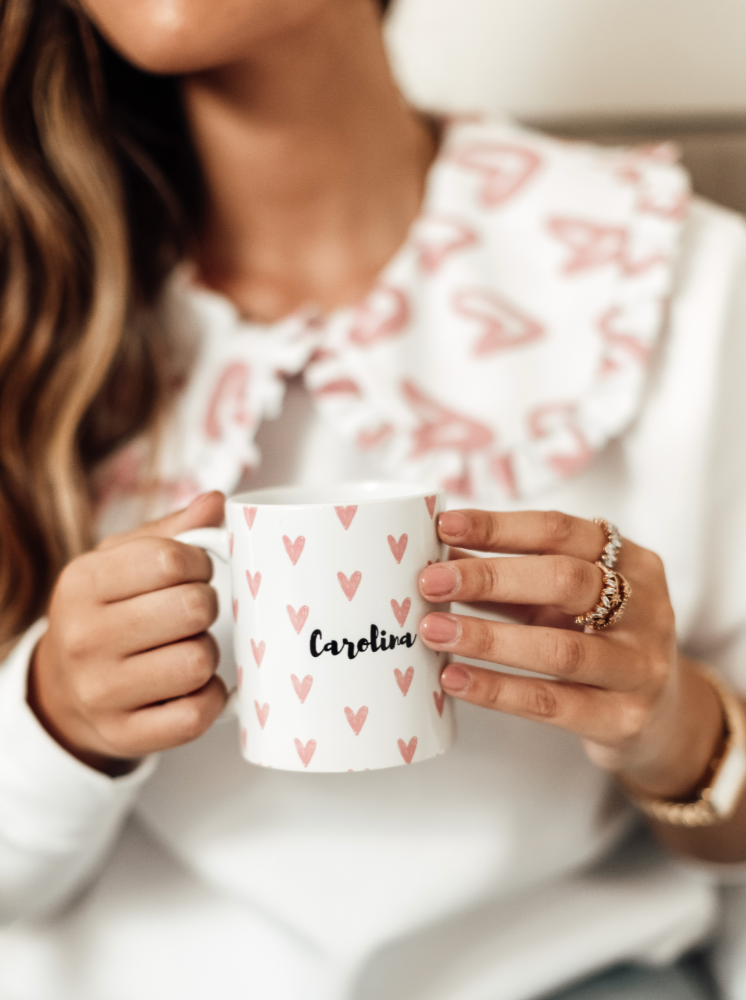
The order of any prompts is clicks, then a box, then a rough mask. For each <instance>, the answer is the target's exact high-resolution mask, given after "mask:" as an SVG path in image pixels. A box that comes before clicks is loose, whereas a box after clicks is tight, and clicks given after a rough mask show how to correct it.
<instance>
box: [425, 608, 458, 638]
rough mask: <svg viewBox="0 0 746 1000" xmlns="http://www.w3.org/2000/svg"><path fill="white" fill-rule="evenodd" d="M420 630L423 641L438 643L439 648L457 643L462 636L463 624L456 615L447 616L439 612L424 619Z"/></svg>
mask: <svg viewBox="0 0 746 1000" xmlns="http://www.w3.org/2000/svg"><path fill="white" fill-rule="evenodd" d="M420 628H421V629H422V637H423V639H426V640H427V642H434V643H437V644H438V645H439V646H442V645H448V644H450V643H452V642H455V641H456V640H457V639H458V638H459V636H460V635H461V622H460V621H459V620H458V618H457V617H456V616H455V615H446V614H443V613H442V612H439V611H436V612H434V613H433V614H431V615H428V616H427V618H423V620H422V624H421V626H420Z"/></svg>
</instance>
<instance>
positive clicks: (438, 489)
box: [227, 479, 445, 509]
mask: <svg viewBox="0 0 746 1000" xmlns="http://www.w3.org/2000/svg"><path fill="white" fill-rule="evenodd" d="M332 491H334V492H338V493H339V495H338V496H336V497H335V498H334V499H330V500H305V499H301V498H302V497H306V496H309V495H310V496H313V495H314V494H315V493H327V494H328V493H330V492H332ZM366 493H367V494H368V495H367V496H366V495H365V494H366ZM378 493H382V494H384V495H376V494H378ZM444 493H445V490H444V489H443V487H442V486H437V485H436V484H434V483H431V484H429V485H426V484H424V483H406V482H397V481H396V480H388V479H363V480H352V481H349V482H343V483H333V484H330V485H325V484H318V485H313V486H297V485H296V486H291V485H288V486H267V487H263V488H262V489H260V490H246V491H244V492H243V493H234V494H233V495H232V496H230V497H229V498H228V501H227V502H228V503H229V504H236V505H237V506H241V507H246V506H252V507H270V508H275V509H277V508H286V509H290V508H294V509H298V508H310V507H313V508H317V507H341V506H347V505H350V506H351V505H353V504H357V505H361V504H366V505H370V504H377V503H391V502H392V501H396V500H412V499H415V498H417V497H423V498H424V497H429V496H441V495H443V494H444ZM273 496H274V497H278V498H280V499H269V498H270V497H273Z"/></svg>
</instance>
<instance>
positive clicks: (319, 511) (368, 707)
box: [180, 483, 455, 772]
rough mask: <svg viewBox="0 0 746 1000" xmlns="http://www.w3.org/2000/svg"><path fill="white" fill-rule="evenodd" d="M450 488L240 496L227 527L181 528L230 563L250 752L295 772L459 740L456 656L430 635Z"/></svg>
mask: <svg viewBox="0 0 746 1000" xmlns="http://www.w3.org/2000/svg"><path fill="white" fill-rule="evenodd" d="M442 509H443V495H442V491H440V490H438V489H437V488H433V487H426V486H418V485H409V484H400V483H352V484H342V485H338V486H323V487H308V488H305V487H287V488H280V489H269V490H259V491H255V492H252V493H245V494H240V495H238V496H234V497H232V498H231V499H230V500H229V501H228V503H227V505H226V519H227V529H226V530H223V529H215V528H205V529H199V530H197V531H193V532H188V533H187V534H186V535H183V536H180V537H181V539H182V540H183V541H186V542H190V543H191V544H196V545H202V546H203V547H204V548H205V549H207V550H208V551H209V552H211V553H212V554H213V555H217V556H218V557H219V558H221V559H224V560H225V561H226V562H230V566H231V580H232V587H233V594H232V601H233V610H234V618H235V624H234V649H235V655H236V661H237V663H240V664H242V665H243V666H242V669H241V684H240V685H239V689H238V691H237V694H236V696H235V697H236V699H237V705H238V714H239V717H240V722H241V727H240V729H241V748H242V753H243V755H244V757H245V758H246V759H247V760H249V761H251V762H252V763H254V764H260V765H263V766H265V767H274V768H279V769H283V770H290V771H301V772H310V771H327V772H328V771H365V770H374V769H377V768H385V767H398V766H402V767H403V766H409V765H411V764H414V763H417V762H419V761H424V760H427V759H429V758H431V757H434V756H437V755H438V754H441V753H444V752H445V751H446V750H447V749H448V748H449V747H450V746H451V745H452V744H453V742H454V739H455V720H454V714H453V707H452V704H451V700H450V699H449V698H447V697H446V696H445V695H444V693H443V691H442V689H441V687H440V672H441V670H442V668H443V666H444V665H445V662H446V657H445V654H443V653H437V652H434V651H433V650H430V649H428V648H427V647H426V646H425V645H424V644H423V642H422V640H421V638H420V637H419V635H418V631H417V630H418V626H419V623H420V621H421V619H422V618H423V617H424V615H426V614H427V613H428V612H429V611H432V610H433V605H431V604H428V603H427V602H426V601H425V600H424V599H423V598H422V597H421V596H420V593H419V588H418V578H419V574H420V572H421V571H422V569H423V568H424V567H425V566H426V565H427V564H428V562H437V561H438V560H440V559H441V558H443V556H444V552H443V546H442V545H441V543H440V541H439V539H438V537H437V530H436V524H437V515H438V513H439V512H440V511H441V510H442Z"/></svg>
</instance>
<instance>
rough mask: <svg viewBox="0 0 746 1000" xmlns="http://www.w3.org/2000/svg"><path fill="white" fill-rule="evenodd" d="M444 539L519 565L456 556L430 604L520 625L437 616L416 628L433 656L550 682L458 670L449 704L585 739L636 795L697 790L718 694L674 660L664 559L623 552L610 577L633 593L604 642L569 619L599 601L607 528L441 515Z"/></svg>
mask: <svg viewBox="0 0 746 1000" xmlns="http://www.w3.org/2000/svg"><path fill="white" fill-rule="evenodd" d="M439 533H440V537H441V539H442V540H443V541H444V542H446V543H448V544H450V545H458V546H460V547H461V548H467V549H471V550H476V551H482V552H501V553H514V554H520V555H522V556H523V558H518V559H516V558H512V557H509V558H502V559H501V558H469V557H468V556H467V553H464V552H459V551H452V552H451V561H449V562H447V563H437V564H435V565H433V566H429V567H428V568H427V569H426V570H424V572H423V573H422V576H421V578H420V590H421V592H422V594H423V596H424V597H425V598H427V599H428V600H431V601H433V602H442V601H459V602H463V603H469V604H474V605H475V606H476V608H477V609H478V608H479V606H480V605H481V606H483V607H484V606H485V605H490V606H491V608H492V610H494V611H496V612H499V613H500V614H501V615H503V616H505V617H509V618H511V619H513V622H512V623H503V622H495V621H487V620H485V619H483V618H479V617H470V616H465V615H450V614H442V613H433V614H430V615H428V616H427V617H426V618H424V619H423V621H422V624H421V627H420V632H421V636H422V638H423V640H424V642H425V643H426V644H427V645H428V646H430V647H431V648H433V649H438V650H446V651H448V652H449V653H453V654H454V655H456V656H459V655H460V656H464V657H468V658H473V659H478V660H486V661H488V662H490V663H496V664H503V665H505V666H508V667H519V668H521V669H522V670H527V671H531V672H533V673H537V674H545V675H549V677H551V678H554V680H546V679H544V678H539V677H535V678H534V677H530V676H529V677H527V676H521V675H514V674H507V673H502V672H497V671H494V670H490V669H484V668H480V667H474V666H467V665H466V664H460V663H451V664H450V665H449V666H447V667H446V668H445V670H444V671H443V674H442V678H441V681H442V685H443V689H444V690H445V691H447V692H448V693H449V694H452V695H454V696H455V697H457V698H461V699H463V700H464V701H469V702H471V703H473V704H475V705H482V706H484V707H486V708H491V709H496V710H497V711H500V712H507V713H508V714H510V715H518V716H522V717H523V718H527V719H533V720H536V721H538V722H544V723H547V724H550V725H553V726H560V727H562V728H564V729H568V730H570V731H571V732H574V733H577V734H578V736H580V737H581V738H582V740H583V743H584V746H585V749H586V752H587V753H588V755H589V757H590V758H591V760H592V761H594V763H596V764H598V765H599V766H600V767H603V768H607V769H609V770H612V771H614V772H617V773H618V774H619V775H620V776H621V777H622V778H623V779H624V781H625V782H626V783H627V784H628V785H630V786H631V787H632V788H633V789H634V790H635V791H637V792H638V793H643V794H648V795H651V796H660V797H666V798H683V797H685V796H686V795H688V794H689V793H690V792H691V791H692V790H693V789H695V788H696V786H697V784H698V782H699V781H700V779H701V777H702V775H703V773H704V772H705V770H706V768H707V765H708V763H709V761H710V760H711V759H712V755H713V753H714V751H715V748H716V746H717V744H718V741H719V740H720V739H721V736H722V728H723V721H722V714H721V709H720V705H719V702H718V699H717V697H716V695H715V693H714V691H713V690H712V688H711V686H710V685H709V683H708V682H707V681H706V680H705V679H704V678H703V677H702V676H701V675H700V674H699V672H698V671H697V670H695V669H694V668H693V666H692V665H691V664H690V663H689V662H688V661H685V660H683V659H682V658H681V657H680V656H679V654H678V650H677V645H676V631H675V626H674V614H673V610H672V608H671V602H670V600H669V596H668V589H667V586H666V578H665V573H664V570H663V564H662V562H661V560H660V558H659V557H658V556H656V555H655V554H654V553H652V552H649V551H648V550H647V549H643V548H641V547H640V546H638V545H635V544H634V543H633V542H630V541H626V540H625V542H624V544H623V546H622V549H621V552H620V554H619V558H618V562H617V565H616V567H615V569H617V570H618V571H619V572H620V573H622V574H623V575H624V576H625V577H626V579H627V580H628V582H629V584H630V585H631V587H632V597H631V598H630V600H629V603H628V605H627V608H626V611H625V613H624V615H623V617H622V619H621V620H620V621H619V622H618V623H617V624H615V625H613V626H611V627H610V628H608V629H606V630H604V631H599V632H593V631H591V630H590V629H587V630H585V631H583V630H582V629H581V627H579V626H577V625H575V624H574V620H573V619H574V617H575V616H576V615H582V614H584V613H585V612H587V611H589V610H590V609H591V608H592V607H593V606H594V605H595V604H596V603H597V601H598V599H599V595H600V593H601V585H602V573H601V570H600V569H599V568H598V567H597V566H595V565H594V563H595V561H596V560H597V559H599V558H600V556H601V552H602V549H603V547H604V544H605V542H606V536H605V533H604V531H603V529H602V528H601V527H600V526H599V525H597V524H594V523H593V522H591V521H584V520H581V519H580V518H575V517H569V516H567V515H565V514H559V513H556V512H535V511H526V512H521V513H511V514H501V513H490V512H486V511H478V510H464V511H451V512H448V513H445V514H442V515H441V516H440V519H439Z"/></svg>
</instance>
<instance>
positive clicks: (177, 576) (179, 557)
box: [84, 537, 212, 604]
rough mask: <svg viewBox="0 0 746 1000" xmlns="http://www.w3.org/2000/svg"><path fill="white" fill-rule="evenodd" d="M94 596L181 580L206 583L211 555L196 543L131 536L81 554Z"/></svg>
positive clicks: (118, 595) (111, 597)
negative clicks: (101, 549) (115, 543)
mask: <svg viewBox="0 0 746 1000" xmlns="http://www.w3.org/2000/svg"><path fill="white" fill-rule="evenodd" d="M84 560H85V561H86V563H87V566H88V571H89V573H90V575H91V579H92V584H93V587H92V590H93V594H94V596H95V597H96V598H97V599H98V600H99V601H101V602H102V603H104V604H108V603H112V602H115V601H124V600H126V599H128V598H130V597H136V596H137V595H139V594H148V593H151V592H152V591H154V590H164V589H165V588H167V587H175V586H177V585H178V584H180V583H196V582H202V583H208V582H209V580H210V578H211V577H212V562H211V560H210V557H209V556H208V555H207V553H206V552H204V551H203V550H202V549H200V548H198V547H197V546H196V545H185V544H184V543H183V542H176V541H174V540H173V539H172V538H155V537H152V538H147V537H140V538H133V539H131V540H128V541H127V542H124V543H122V544H121V545H117V546H116V547H114V548H110V549H109V550H108V551H105V552H95V553H89V555H88V556H85V557H84Z"/></svg>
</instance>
